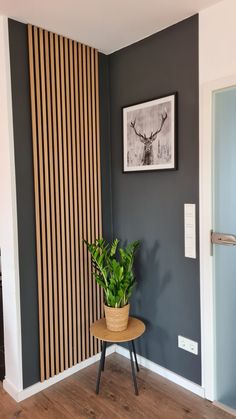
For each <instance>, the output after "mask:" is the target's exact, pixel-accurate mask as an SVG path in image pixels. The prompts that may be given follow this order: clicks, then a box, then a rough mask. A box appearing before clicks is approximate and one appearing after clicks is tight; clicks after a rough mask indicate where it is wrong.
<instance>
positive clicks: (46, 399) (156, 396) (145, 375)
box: [0, 354, 233, 419]
mask: <svg viewBox="0 0 236 419" xmlns="http://www.w3.org/2000/svg"><path fill="white" fill-rule="evenodd" d="M97 366H98V365H97V364H94V365H92V366H90V367H88V368H86V369H84V370H82V371H80V372H78V373H76V374H74V375H73V376H71V377H69V378H67V379H65V380H64V381H61V382H60V383H58V384H55V385H53V386H52V387H50V388H48V389H47V390H44V391H42V392H41V393H39V394H37V395H35V396H32V397H31V398H29V399H27V400H25V401H23V402H21V403H16V402H14V400H13V399H12V398H11V397H10V396H9V395H8V394H7V393H6V392H5V391H4V390H3V388H2V387H1V388H0V418H1V419H10V418H22V419H43V418H47V419H74V418H99V419H103V418H105V419H121V418H122V419H126V418H134V419H139V418H142V419H155V418H157V419H182V418H188V419H203V418H204V419H230V418H233V416H231V415H230V414H228V413H226V412H223V411H222V410H220V409H218V408H217V407H215V406H213V405H212V403H210V402H208V401H206V400H203V399H201V398H200V397H198V396H195V395H193V394H192V393H190V392H189V391H187V390H184V389H182V388H181V387H179V386H177V385H175V384H173V383H170V382H169V381H167V380H165V379H164V378H162V377H159V376H158V375H157V374H154V373H152V372H150V371H148V370H146V369H145V368H142V367H141V369H140V372H139V374H138V385H139V392H140V394H139V396H135V395H134V392H133V385H132V381H131V376H130V364H129V361H128V360H127V359H125V358H124V357H122V356H120V355H118V354H112V355H110V356H109V357H108V358H107V359H106V366H105V372H104V373H103V375H102V378H101V385H100V394H99V395H96V394H95V391H94V390H95V383H96V375H97Z"/></svg>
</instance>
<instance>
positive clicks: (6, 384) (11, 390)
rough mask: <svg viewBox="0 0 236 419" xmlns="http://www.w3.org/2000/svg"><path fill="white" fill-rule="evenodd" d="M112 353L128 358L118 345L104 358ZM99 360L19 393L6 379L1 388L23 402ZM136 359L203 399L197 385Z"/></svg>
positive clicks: (202, 393)
mask: <svg viewBox="0 0 236 419" xmlns="http://www.w3.org/2000/svg"><path fill="white" fill-rule="evenodd" d="M114 352H117V353H118V354H120V355H122V356H124V357H126V358H129V351H128V350H127V349H125V348H123V347H122V346H120V345H111V346H108V348H107V350H106V356H108V355H110V354H112V353H114ZM99 359H100V353H99V354H97V355H94V356H92V357H91V358H89V359H86V360H85V361H82V362H80V363H79V364H77V365H75V366H73V367H71V368H68V369H67V370H66V371H63V372H61V373H60V374H58V375H55V376H54V377H52V378H49V379H48V380H45V381H43V382H42V383H41V382H39V383H36V384H33V385H32V386H30V387H27V388H25V389H24V390H20V391H19V390H17V389H16V388H15V387H14V386H13V385H12V384H11V383H10V382H9V381H8V380H7V379H5V380H4V381H3V388H4V389H5V390H6V391H7V392H8V393H9V394H10V395H11V396H12V397H13V399H15V400H16V401H17V402H21V401H22V400H25V399H27V398H28V397H31V396H33V395H34V394H36V393H39V392H40V391H42V390H45V389H46V388H48V387H50V386H52V385H53V384H56V383H58V382H59V381H61V380H64V378H67V377H69V376H70V375H72V374H75V373H76V372H78V371H80V370H82V369H83V368H86V367H88V366H89V365H92V364H94V363H95V362H97V361H98V360H99ZM137 359H138V363H139V364H140V365H142V366H143V367H145V368H147V369H149V370H150V371H153V372H155V373H156V374H159V375H161V376H162V377H164V378H166V379H167V380H170V381H172V382H173V383H175V384H178V385H179V386H181V387H183V388H185V389H187V390H189V391H191V392H192V393H194V394H197V395H198V396H200V397H205V392H204V389H203V388H202V387H201V386H199V385H198V384H195V383H193V382H192V381H189V380H187V379H186V378H183V377H181V376H180V375H178V374H175V373H174V372H172V371H169V370H167V369H166V368H163V367H161V366H160V365H158V364H155V363H154V362H152V361H149V360H148V359H146V358H144V357H143V356H141V355H137Z"/></svg>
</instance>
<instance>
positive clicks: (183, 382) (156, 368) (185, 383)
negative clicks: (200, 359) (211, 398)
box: [115, 345, 205, 398]
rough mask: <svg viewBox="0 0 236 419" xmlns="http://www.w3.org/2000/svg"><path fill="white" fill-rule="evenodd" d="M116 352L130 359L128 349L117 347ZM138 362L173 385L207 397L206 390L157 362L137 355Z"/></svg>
mask: <svg viewBox="0 0 236 419" xmlns="http://www.w3.org/2000/svg"><path fill="white" fill-rule="evenodd" d="M115 351H116V352H117V353H118V354H120V355H123V356H125V357H126V358H129V357H130V356H129V351H128V349H125V348H123V347H122V346H120V345H115ZM137 360H138V363H139V364H140V365H142V366H143V367H145V368H147V369H149V370H150V371H153V372H155V373H156V374H159V375H161V376H162V377H164V378H166V379H167V380H170V381H172V382H173V383H175V384H178V385H179V386H181V387H183V388H185V389H186V390H189V391H191V392H192V393H194V394H197V395H198V396H200V397H203V398H204V397H205V391H204V388H203V387H201V386H199V385H198V384H195V383H193V382H192V381H190V380H187V379H186V378H184V377H181V376H180V375H178V374H175V373H174V372H172V371H170V370H167V369H166V368H164V367H161V366H160V365H158V364H155V362H152V361H149V360H148V359H146V358H144V357H143V356H141V355H137Z"/></svg>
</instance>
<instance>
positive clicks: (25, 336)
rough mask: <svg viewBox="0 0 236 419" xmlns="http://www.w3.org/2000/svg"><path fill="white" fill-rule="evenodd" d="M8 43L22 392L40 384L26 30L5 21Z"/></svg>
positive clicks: (17, 23)
mask: <svg viewBox="0 0 236 419" xmlns="http://www.w3.org/2000/svg"><path fill="white" fill-rule="evenodd" d="M9 43H10V63H11V82H12V105H13V129H14V151H15V170H16V197H17V224H18V239H19V242H18V244H19V249H18V251H19V269H20V299H21V328H22V362H23V387H24V388H26V387H28V386H30V385H32V384H34V383H35V382H37V381H40V375H39V338H38V294H37V265H36V248H35V212H34V178H33V158H32V156H33V150H32V139H31V116H30V87H29V65H28V37H27V26H26V25H24V24H22V23H19V22H16V21H14V20H11V19H9Z"/></svg>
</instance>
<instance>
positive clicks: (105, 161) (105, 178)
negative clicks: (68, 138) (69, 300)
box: [99, 54, 113, 240]
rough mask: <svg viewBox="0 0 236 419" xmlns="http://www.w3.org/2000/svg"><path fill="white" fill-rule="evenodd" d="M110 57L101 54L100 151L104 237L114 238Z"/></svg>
mask: <svg viewBox="0 0 236 419" xmlns="http://www.w3.org/2000/svg"><path fill="white" fill-rule="evenodd" d="M108 59H109V57H108V56H107V55H104V54H99V91H100V152H101V182H102V225H103V237H104V238H106V239H107V240H111V239H112V227H113V223H112V190H111V187H112V185H111V147H110V97H109V61H108Z"/></svg>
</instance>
